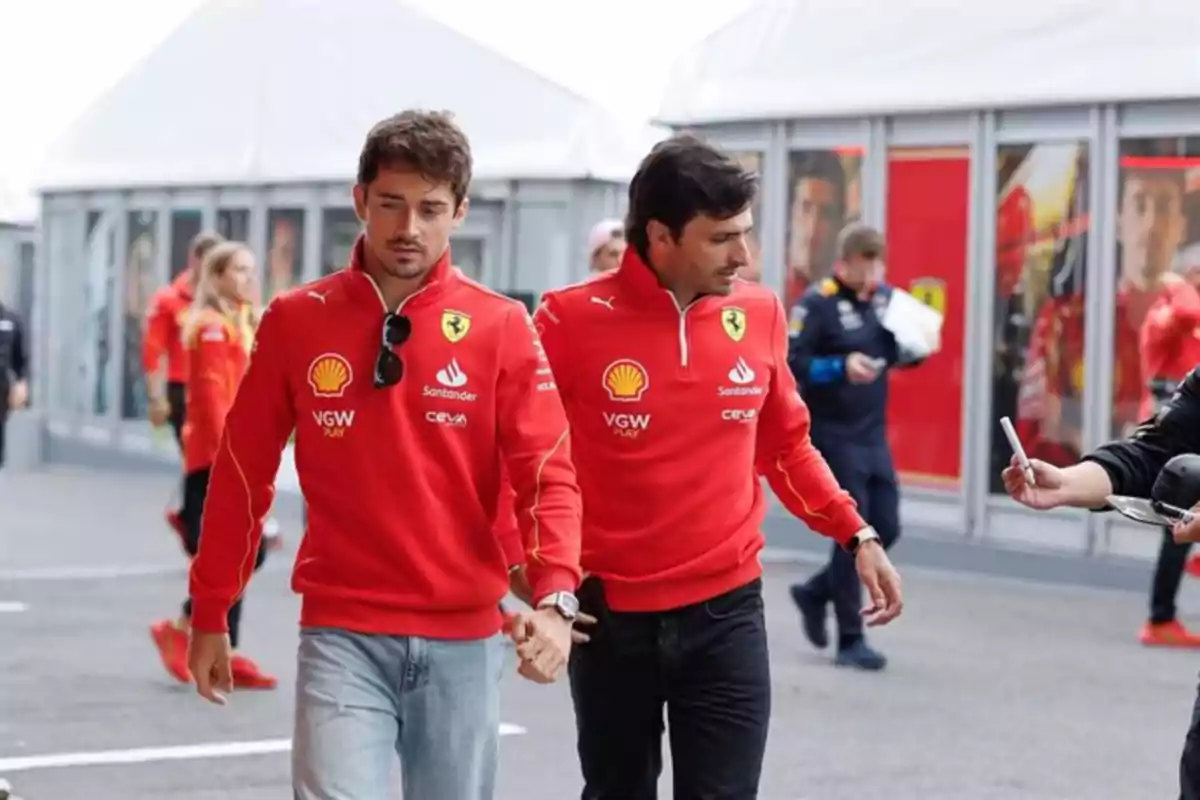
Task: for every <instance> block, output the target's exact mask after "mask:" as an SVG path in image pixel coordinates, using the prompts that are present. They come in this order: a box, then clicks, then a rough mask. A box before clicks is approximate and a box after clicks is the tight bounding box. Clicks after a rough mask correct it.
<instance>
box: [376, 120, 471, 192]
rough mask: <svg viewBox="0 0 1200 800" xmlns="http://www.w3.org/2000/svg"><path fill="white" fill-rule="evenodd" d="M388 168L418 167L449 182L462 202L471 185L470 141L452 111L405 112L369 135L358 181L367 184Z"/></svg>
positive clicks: (387, 121)
mask: <svg viewBox="0 0 1200 800" xmlns="http://www.w3.org/2000/svg"><path fill="white" fill-rule="evenodd" d="M386 168H393V169H396V168H398V169H410V170H415V171H417V172H420V173H421V174H422V175H424V176H425V177H426V178H429V179H430V180H432V181H435V182H437V183H448V184H450V189H451V191H453V193H454V200H455V204H456V205H461V204H462V201H463V199H464V198H466V196H467V191H468V190H469V189H470V186H471V143H470V142H468V141H467V135H466V134H465V133H463V131H462V128H460V127H459V126H458V123H456V122H455V121H454V115H453V114H451V113H450V112H449V111H421V110H408V111H402V112H400V113H399V114H396V115H395V116H391V117H388V118H387V119H385V120H382V121H380V122H377V123H376V124H375V126H374V127H373V128H371V132H370V133H368V134H367V141H366V143H365V144H363V149H362V154H361V155H359V157H358V183H359V184H360V185H361V186H363V187H366V186H367V184H369V183H370V182H371V181H373V180H375V178H376V176H377V175H379V170H380V169H386Z"/></svg>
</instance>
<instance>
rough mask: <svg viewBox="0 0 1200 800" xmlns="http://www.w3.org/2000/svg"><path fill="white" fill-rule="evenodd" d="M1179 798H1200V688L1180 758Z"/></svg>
mask: <svg viewBox="0 0 1200 800" xmlns="http://www.w3.org/2000/svg"><path fill="white" fill-rule="evenodd" d="M1179 800H1200V690H1198V691H1197V693H1196V702H1195V703H1194V704H1193V705H1192V723H1191V725H1189V726H1188V732H1187V737H1186V738H1185V739H1184V740H1183V756H1182V757H1181V758H1180V759H1179Z"/></svg>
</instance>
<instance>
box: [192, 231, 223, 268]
mask: <svg viewBox="0 0 1200 800" xmlns="http://www.w3.org/2000/svg"><path fill="white" fill-rule="evenodd" d="M224 241H225V237H224V236H222V235H221V234H219V233H215V232H213V231H201V232H200V233H197V234H196V235H195V236H193V237H192V241H191V244H189V245H188V252H189V253H191V254H192V256H193V257H194V258H196V259H198V260H200V261H203V260H204V257H205V256H206V255H208V252H209V251H210V250H212V249H213V248H214V247H216V246H217V245H219V244H221V243H222V242H224Z"/></svg>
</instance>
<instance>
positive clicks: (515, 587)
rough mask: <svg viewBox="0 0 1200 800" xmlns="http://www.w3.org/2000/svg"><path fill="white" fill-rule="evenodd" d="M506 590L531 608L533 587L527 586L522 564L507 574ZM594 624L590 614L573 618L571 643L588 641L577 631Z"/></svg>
mask: <svg viewBox="0 0 1200 800" xmlns="http://www.w3.org/2000/svg"><path fill="white" fill-rule="evenodd" d="M508 590H509V591H510V592H512V593H513V596H514V597H516V598H517V599H518V600H520V601H521V602H522V603H524V604H525V605H527V606H529V607H530V608H532V607H533V587H532V586H530V585H529V575H528V573H526V572H525V565H524V564H522V565H521V566H519V567H514V568H513V569H512V571H511V572H509V573H508ZM595 624H596V618H595V617H593V616H592V615H591V614H583V613H580V614H577V615H576V616H575V624H574V626H572V628H571V641H572V642H574V643H575V644H583V643H584V642H587V641H590V640H591V637H589V636H588V635H587V634H586V633H584V632H583V631H581V630H579V626H580V625H583V626H591V625H595Z"/></svg>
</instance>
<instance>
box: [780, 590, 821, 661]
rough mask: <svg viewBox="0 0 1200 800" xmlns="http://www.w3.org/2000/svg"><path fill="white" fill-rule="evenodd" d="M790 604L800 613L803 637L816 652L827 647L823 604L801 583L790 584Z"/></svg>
mask: <svg viewBox="0 0 1200 800" xmlns="http://www.w3.org/2000/svg"><path fill="white" fill-rule="evenodd" d="M789 592H790V593H791V595H792V602H793V603H795V604H796V609H797V610H798V611H799V612H800V621H801V622H802V623H803V628H804V636H805V638H807V639H808V641H810V642H812V646H813V647H815V648H817V649H818V650H824V649H825V648H826V647H828V646H829V631H828V630H826V628H825V603H823V602H821V601H820V600H818V599H817V598H816V597H814V596H813V594H812V592H810V591H809V590H808V588H807V587H806V586H805V585H804V584H802V583H794V584H792V588H791V589H790V590H789Z"/></svg>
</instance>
